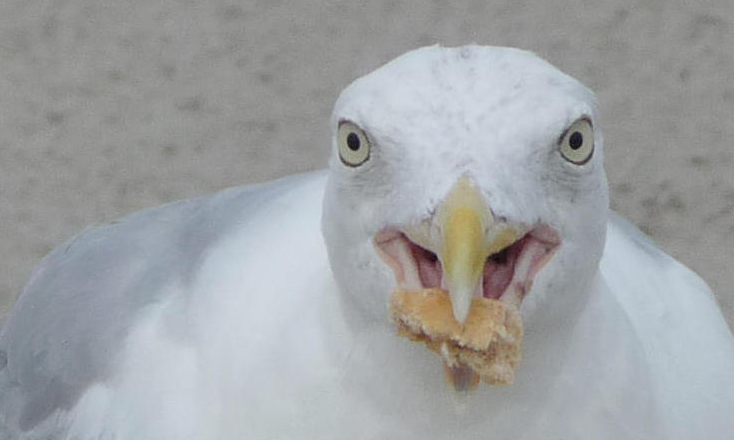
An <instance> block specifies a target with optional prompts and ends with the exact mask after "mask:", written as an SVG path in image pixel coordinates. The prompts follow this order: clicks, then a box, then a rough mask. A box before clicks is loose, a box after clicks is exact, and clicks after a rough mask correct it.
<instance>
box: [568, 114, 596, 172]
mask: <svg viewBox="0 0 734 440" xmlns="http://www.w3.org/2000/svg"><path fill="white" fill-rule="evenodd" d="M560 149H561V155H562V156H563V158H564V159H566V160H567V161H569V162H571V163H573V164H576V165H583V164H585V163H586V162H588V161H589V159H591V155H592V154H593V153H594V129H593V128H592V127H591V122H590V121H589V120H588V119H586V118H581V119H579V120H578V121H576V122H574V123H573V124H571V126H570V127H569V128H568V130H566V132H565V133H563V136H562V137H561V143H560Z"/></svg>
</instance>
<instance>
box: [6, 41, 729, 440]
mask: <svg viewBox="0 0 734 440" xmlns="http://www.w3.org/2000/svg"><path fill="white" fill-rule="evenodd" d="M331 127H332V130H333V140H332V143H333V148H332V153H331V159H330V168H329V170H328V172H316V173H311V174H305V175H299V176H293V177H288V178H284V179H281V180H278V181H274V182H270V183H265V184H261V185H252V186H245V187H241V188H234V189H229V190H226V191H223V192H220V193H218V194H215V195H212V196H209V197H205V198H201V199H196V200H190V201H183V202H179V203H173V204H169V205H166V206H163V207H160V208H154V209H149V210H145V211H142V212H139V213H135V214H132V215H130V216H128V217H125V218H123V219H122V220H120V221H117V222H114V223H111V224H107V225H102V226H96V227H92V228H89V229H87V230H86V231H84V232H83V233H81V234H80V235H79V236H77V237H75V238H73V239H71V240H70V241H68V242H67V243H65V244H63V245H62V246H60V247H59V248H58V249H56V250H55V251H53V252H51V253H50V254H49V255H48V256H47V257H46V258H45V259H44V260H43V262H42V263H41V264H40V265H39V266H38V268H37V269H36V270H35V272H34V273H33V275H32V277H31V279H30V281H29V282H28V284H27V286H26V287H25V289H24V291H23V293H22V295H21V296H20V297H19V299H18V301H17V303H16V305H15V307H14V309H13V311H12V313H11V315H10V316H9V317H8V319H7V321H6V323H5V326H4V327H3V329H2V332H1V333H0V360H2V364H0V438H3V439H11V440H15V439H49V438H51V439H79V440H87V439H90V440H91V439H117V440H146V439H151V440H153V439H155V440H159V439H181V440H186V439H204V440H209V439H211V440H213V439H217V440H226V439H250V438H252V439H262V438H269V439H293V438H303V439H323V438H339V439H345V438H365V439H384V438H402V439H427V438H436V439H439V438H442V439H445V438H456V439H487V438H498V439H508V438H522V439H546V438H585V439H588V440H593V439H607V438H608V439H620V438H622V439H636V438H639V439H686V440H688V439H691V438H712V439H713V438H724V437H728V436H730V435H731V433H732V432H734V417H732V416H731V414H730V413H731V409H732V408H734V374H732V372H733V371H734V340H733V338H732V335H731V333H730V331H729V329H728V327H727V326H726V324H725V322H724V319H723V317H722V315H721V312H720V311H719V309H718V307H717V305H716V302H715V299H714V297H713V295H712V294H711V292H710V290H709V289H708V287H707V286H706V284H705V283H704V282H703V281H701V280H700V279H699V278H698V277H697V276H696V275H695V274H694V273H692V272H691V271H690V270H688V269H686V268H685V267H684V266H682V265H681V264H679V263H678V262H676V261H675V260H674V259H672V258H671V257H669V256H667V255H666V254H664V253H663V252H662V251H660V250H659V249H658V248H657V247H656V246H655V245H654V244H653V243H652V242H651V241H650V240H649V239H648V238H647V237H646V236H644V235H643V234H642V233H640V232H639V231H638V230H637V229H635V228H634V227H633V226H632V225H630V224H629V223H627V222H626V221H625V220H623V219H621V218H620V217H618V216H617V215H615V214H613V213H611V212H610V211H609V209H608V203H609V200H608V192H607V182H606V176H605V172H604V168H603V145H602V144H603V141H602V136H601V122H600V120H599V114H598V109H597V105H596V103H595V98H594V96H593V94H592V93H591V92H590V91H589V90H588V89H587V88H585V87H584V86H582V85H581V84H580V83H579V82H577V81H576V80H574V79H573V78H571V77H569V76H567V75H565V74H563V73H562V72H560V71H559V70H557V69H556V68H554V67H552V66H551V65H550V64H548V63H546V62H545V61H543V60H541V59H540V58H538V57H536V56H535V55H533V54H531V53H529V52H525V51H520V50H516V49H509V48H497V47H481V46H466V47H461V48H443V47H438V46H433V47H427V48H422V49H418V50H415V51H412V52H409V53H407V54H405V55H403V56H401V57H399V58H397V59H396V60H394V61H392V62H390V63H388V64H386V65H385V66H383V67H381V68H380V69H378V70H376V71H375V72H373V73H370V74H368V75H366V76H365V77H363V78H360V79H358V80H356V81H355V82H354V83H352V84H351V85H350V86H349V87H347V88H346V89H345V90H344V91H343V92H342V94H341V95H340V97H339V99H338V101H337V103H336V106H335V109H334V113H333V117H332V120H331ZM457 219H458V220H457ZM457 225H458V226H457ZM429 287H431V288H437V289H443V291H447V292H448V294H449V297H450V300H451V303H450V304H451V313H452V314H453V317H454V318H455V319H456V322H457V323H462V322H464V320H465V319H466V317H467V314H468V313H469V308H470V304H471V301H472V298H474V297H477V296H478V297H484V298H491V299H495V300H499V301H503V302H507V303H508V304H509V303H512V304H514V305H516V306H517V307H519V310H520V313H521V317H522V322H523V323H524V328H525V337H524V340H523V345H522V360H521V362H520V364H519V367H518V368H517V371H516V375H515V378H514V383H513V384H512V385H509V386H502V387H500V386H488V385H481V386H479V387H478V388H476V389H475V390H474V391H466V390H463V389H460V390H458V391H457V387H456V383H454V385H455V386H453V387H452V386H450V385H449V382H447V381H446V380H445V377H444V374H445V372H444V368H443V366H442V362H441V361H440V358H439V357H437V356H436V355H435V354H434V353H432V352H431V351H429V350H427V349H426V348H425V347H424V346H422V345H421V344H417V343H415V342H412V341H410V340H408V339H406V338H403V337H400V336H398V334H397V332H396V328H395V325H394V323H393V322H392V321H391V320H390V319H389V316H388V303H389V301H390V295H391V292H393V291H394V290H395V289H396V288H404V289H423V288H429ZM459 388H460V387H459Z"/></svg>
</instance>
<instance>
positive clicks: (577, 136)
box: [568, 131, 584, 150]
mask: <svg viewBox="0 0 734 440" xmlns="http://www.w3.org/2000/svg"><path fill="white" fill-rule="evenodd" d="M583 144H584V136H583V135H582V134H581V133H579V132H578V131H574V132H573V134H571V137H570V138H568V146H569V147H571V148H572V149H574V150H578V149H579V148H581V145H583Z"/></svg>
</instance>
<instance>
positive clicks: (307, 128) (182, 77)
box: [0, 0, 734, 323]
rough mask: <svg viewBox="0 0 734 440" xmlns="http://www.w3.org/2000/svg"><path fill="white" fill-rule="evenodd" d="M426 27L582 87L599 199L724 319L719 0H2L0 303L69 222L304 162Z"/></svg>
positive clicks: (727, 156)
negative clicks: (588, 103) (334, 113)
mask: <svg viewBox="0 0 734 440" xmlns="http://www.w3.org/2000/svg"><path fill="white" fill-rule="evenodd" d="M437 42H440V43H442V44H444V45H459V44H464V43H469V42H477V43H484V44H497V45H511V46H518V47H522V48H526V49H530V50H533V51H536V52H538V53H539V54H540V55H542V56H543V57H545V58H547V59H548V60H549V61H551V62H552V63H554V64H555V65H557V66H559V67H561V68H562V69H563V70H565V71H566V72H568V73H570V74H571V75H573V76H575V77H577V78H579V79H580V80H581V81H582V82H584V83H586V84H587V85H588V86H590V87H591V88H592V89H594V90H595V91H596V92H597V94H598V97H599V101H600V103H601V108H602V114H603V117H604V123H605V129H606V148H607V152H606V154H607V169H608V172H609V177H610V180H611V190H612V200H613V207H614V208H615V209H617V210H618V211H620V212H621V213H623V214H624V215H625V216H626V217H628V218H630V219H631V220H632V221H633V222H634V223H636V224H637V225H638V226H640V227H641V228H642V229H643V230H644V231H646V232H647V233H649V234H651V235H652V236H653V238H654V239H655V240H656V241H657V242H658V243H659V244H660V245H661V246H662V247H663V248H664V249H665V250H667V251H668V252H669V253H671V254H673V255H674V256H676V257H677V258H678V259H680V260H682V261H683V262H685V263H686V264H687V265H689V266H691V267H692V268H694V269H695V270H696V271H697V272H699V273H700V274H701V275H702V276H703V277H704V278H705V279H706V280H708V282H709V283H710V284H711V285H712V287H713V288H714V290H715V291H716V292H717V294H718V297H719V300H720V302H721V303H722V305H723V306H724V308H725V309H726V313H727V315H728V319H729V322H730V323H733V322H734V319H733V318H734V288H732V282H733V281H734V270H733V269H734V148H733V147H734V145H733V141H732V140H731V139H732V138H733V136H732V135H734V55H733V54H734V4H733V3H732V2H731V1H730V0H717V1H698V2H693V1H689V2H684V1H669V0H665V1H663V0H645V1H639V2H631V1H604V2H595V3H593V4H592V2H589V1H588V0H578V1H573V0H553V1H543V2H537V4H531V3H530V2H527V1H522V0H496V1H491V2H487V1H472V2H466V3H459V2H448V1H434V2H420V3H418V2H414V3H408V2H401V1H397V0H372V1H369V2H366V1H365V2H361V4H356V2H336V1H322V2H315V3H306V2H299V3H297V4H295V2H285V1H273V0H268V1H250V2H239V3H238V2H236V1H222V0H211V1H185V0H182V1H172V0H118V1H110V0H108V1H99V0H3V1H2V3H0V320H1V319H2V315H3V314H4V313H6V310H7V308H8V307H9V306H10V304H11V302H12V299H13V298H14V297H15V295H16V293H17V292H18V291H19V289H20V288H21V286H22V284H23V283H24V280H25V279H26V278H27V277H28V275H29V273H30V271H31V269H32V267H33V266H34V265H35V264H37V262H38V261H39V260H40V259H41V257H43V255H44V254H46V253H47V252H48V251H50V250H51V249H52V248H53V247H55V246H57V245H58V244H60V243H61V242H62V241H63V240H65V239H66V238H67V237H69V236H70V235H73V234H75V233H77V232H79V231H80V230H82V229H83V228H84V227H85V226H86V225H90V224H93V223H97V222H104V221H109V220H112V219H115V218H116V217H119V216H121V215H123V214H125V213H129V212H131V211H134V210H137V209H140V208H144V207H148V206H153V205H158V204H161V203H163V202H167V201H171V200H175V199H180V198H187V197H192V196H198V195H202V194H206V193H210V192H212V191H215V190H217V189H219V188H223V187H227V186H232V185H237V184H241V183H246V182H255V181H262V180H265V179H270V178H273V177H277V176H281V175H285V174H290V173H294V172H298V171H305V170H311V169H316V168H320V167H323V166H324V165H325V157H326V154H327V150H328V126H327V122H328V116H329V113H330V111H331V106H332V103H333V101H334V99H335V98H336V96H337V94H338V93H339V91H340V90H341V89H342V88H343V87H344V86H345V85H347V84H348V83H349V82H350V81H351V80H352V79H354V78H356V77H358V76H360V75H362V74H364V73H366V72H368V71H370V70H372V69H374V68H375V67H377V66H378V65H380V64H382V63H384V62H386V61H388V60H389V59H391V58H393V57H394V56H396V55H398V54H400V53H402V52H404V51H406V50H408V49H411V48H415V47H418V46H421V45H426V44H432V43H437Z"/></svg>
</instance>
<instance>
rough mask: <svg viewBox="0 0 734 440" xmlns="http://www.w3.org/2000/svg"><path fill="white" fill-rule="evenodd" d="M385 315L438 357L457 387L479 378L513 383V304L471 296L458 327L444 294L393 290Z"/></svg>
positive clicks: (518, 332) (517, 345) (517, 351)
mask: <svg viewBox="0 0 734 440" xmlns="http://www.w3.org/2000/svg"><path fill="white" fill-rule="evenodd" d="M390 317H391V319H392V320H393V321H394V322H395V324H396V325H397V328H398V332H399V334H400V335H402V336H405V337H407V338H409V339H410V340H412V341H416V342H423V343H425V344H426V346H427V347H428V348H430V349H431V350H433V351H435V352H436V353H438V354H439V355H440V356H441V357H442V358H443V360H444V361H445V365H446V368H447V372H448V373H449V377H450V379H451V380H452V381H453V382H454V386H456V387H457V389H458V388H474V387H475V386H476V385H477V384H478V379H479V378H481V380H482V381H483V382H485V383H487V384H490V385H509V384H512V382H513V381H514V379H515V370H516V369H517V366H518V365H519V363H520V358H521V349H522V338H523V327H522V319H521V317H520V311H519V310H518V309H517V308H516V307H515V306H513V305H510V304H507V303H505V302H503V301H500V300H496V299H489V298H474V299H473V300H472V305H471V308H470V309H469V315H468V317H467V319H466V322H465V323H464V325H463V326H461V325H460V324H459V323H458V322H456V319H455V318H454V314H453V310H452V307H451V299H450V298H449V295H448V293H447V292H446V291H444V290H441V289H423V290H398V291H396V292H394V294H393V296H392V299H391V301H390ZM467 369H468V370H467ZM472 373H473V374H474V375H475V376H472ZM467 374H468V376H467ZM477 376H478V377H477ZM457 380H458V381H460V382H461V383H457ZM467 381H468V383H467Z"/></svg>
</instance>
